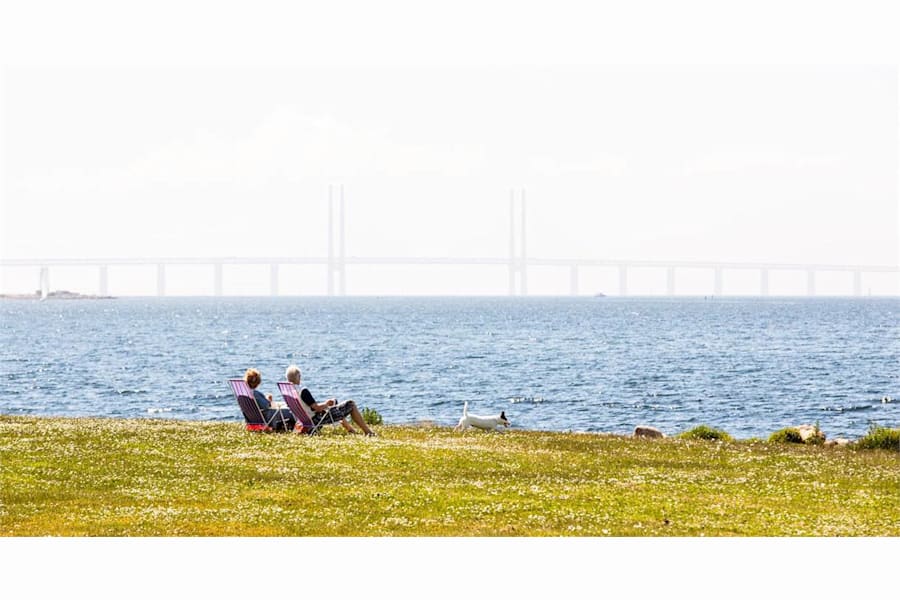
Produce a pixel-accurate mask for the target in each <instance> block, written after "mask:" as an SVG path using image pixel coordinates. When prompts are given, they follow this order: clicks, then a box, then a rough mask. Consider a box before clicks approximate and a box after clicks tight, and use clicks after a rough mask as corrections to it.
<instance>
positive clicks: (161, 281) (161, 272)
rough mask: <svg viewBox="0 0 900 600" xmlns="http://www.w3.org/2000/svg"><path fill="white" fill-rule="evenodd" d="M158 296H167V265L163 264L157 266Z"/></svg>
mask: <svg viewBox="0 0 900 600" xmlns="http://www.w3.org/2000/svg"><path fill="white" fill-rule="evenodd" d="M156 295H157V296H160V297H162V296H165V295H166V265H165V264H163V263H159V264H157V265H156Z"/></svg>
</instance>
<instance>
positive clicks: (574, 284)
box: [569, 265, 578, 296]
mask: <svg viewBox="0 0 900 600" xmlns="http://www.w3.org/2000/svg"><path fill="white" fill-rule="evenodd" d="M569 293H570V294H571V295H573V296H577V295H578V265H572V266H571V267H570V268H569Z"/></svg>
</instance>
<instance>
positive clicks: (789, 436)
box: [769, 427, 803, 444]
mask: <svg viewBox="0 0 900 600" xmlns="http://www.w3.org/2000/svg"><path fill="white" fill-rule="evenodd" d="M769 441H770V442H774V443H777V444H802V443H803V437H802V436H801V435H800V432H799V431H797V430H796V429H795V428H793V427H785V428H784V429H779V430H778V431H776V432H775V433H773V434H772V435H770V436H769Z"/></svg>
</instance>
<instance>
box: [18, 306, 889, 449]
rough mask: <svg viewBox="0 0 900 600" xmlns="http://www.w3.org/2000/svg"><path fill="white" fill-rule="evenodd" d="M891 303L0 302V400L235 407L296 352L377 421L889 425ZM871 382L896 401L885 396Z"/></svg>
mask: <svg viewBox="0 0 900 600" xmlns="http://www.w3.org/2000/svg"><path fill="white" fill-rule="evenodd" d="M898 316H900V299H897V298H860V299H793V298H767V299H756V298H753V299H750V298H736V299H721V298H717V299H714V300H707V299H703V298H691V299H673V298H181V299H176V298H166V299H157V298H139V299H136V298H131V299H116V300H68V301H67V300H49V301H46V302H34V301H16V300H6V301H2V302H0V381H3V383H4V386H3V394H2V395H0V413H2V414H12V415H65V416H117V417H148V418H178V419H203V420H227V421H238V420H240V419H241V416H240V412H239V410H238V407H237V404H236V402H235V401H234V399H233V398H232V396H231V393H230V391H229V389H228V386H227V384H226V381H225V380H226V379H227V378H229V377H239V376H241V375H242V374H243V372H244V370H245V369H246V368H247V367H255V368H257V369H259V370H260V371H261V373H262V375H263V384H262V386H261V389H262V390H263V391H265V392H272V393H274V394H275V395H276V396H277V388H276V386H275V382H276V381H278V380H279V379H281V378H283V373H284V369H285V368H286V367H287V366H288V365H289V364H291V363H296V364H297V365H299V366H300V368H301V369H302V370H303V378H304V383H306V385H307V386H309V388H310V390H311V391H312V392H313V394H314V395H315V396H316V397H317V398H326V397H332V396H336V397H338V398H341V399H346V398H354V399H356V400H357V402H358V403H359V404H361V405H363V406H368V407H372V408H374V409H376V410H377V411H378V412H379V413H381V414H382V415H383V417H384V420H385V422H386V423H411V422H417V421H420V420H426V419H427V420H432V421H434V422H436V423H438V424H444V425H453V424H455V423H456V421H457V420H458V419H459V416H460V414H461V412H462V406H463V402H464V401H468V402H469V410H470V412H473V413H476V414H491V413H499V412H500V411H501V410H505V411H506V414H507V416H508V417H509V419H510V420H511V422H512V424H513V427H516V428H523V429H543V430H557V431H569V430H574V431H602V432H614V433H630V431H631V430H632V429H633V427H634V426H635V425H637V424H649V425H653V426H656V427H659V428H660V429H662V430H663V431H664V432H666V433H669V434H674V433H678V432H680V431H684V430H686V429H689V428H691V427H693V426H696V425H699V424H708V425H712V426H715V427H719V428H722V429H725V430H726V431H728V432H729V433H731V434H732V435H734V436H736V437H741V438H746V437H754V436H757V437H764V436H768V435H769V434H770V433H771V432H773V431H775V430H776V429H779V428H781V427H786V426H789V425H798V424H803V423H815V422H819V424H820V427H821V428H822V430H823V431H825V433H826V434H827V435H828V436H829V437H838V436H845V437H858V436H861V435H863V434H865V432H866V431H867V429H868V427H869V424H870V423H873V422H874V423H878V424H882V425H888V426H894V427H896V426H898V425H900V335H898V334H900V321H898ZM885 396H887V397H888V398H890V399H893V401H892V402H882V398H884V397H885Z"/></svg>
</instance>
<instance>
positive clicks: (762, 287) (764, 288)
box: [759, 269, 769, 296]
mask: <svg viewBox="0 0 900 600" xmlns="http://www.w3.org/2000/svg"><path fill="white" fill-rule="evenodd" d="M759 295H760V296H768V295H769V270H768V269H760V270H759Z"/></svg>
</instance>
